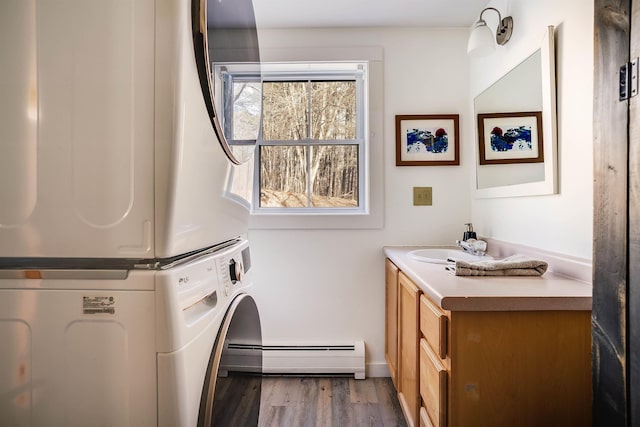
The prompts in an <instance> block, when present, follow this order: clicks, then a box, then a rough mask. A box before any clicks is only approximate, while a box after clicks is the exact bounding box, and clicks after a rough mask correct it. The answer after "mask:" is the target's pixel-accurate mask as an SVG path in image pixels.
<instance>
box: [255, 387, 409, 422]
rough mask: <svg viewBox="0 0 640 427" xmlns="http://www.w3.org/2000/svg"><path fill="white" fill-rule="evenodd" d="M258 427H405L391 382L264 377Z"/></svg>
mask: <svg viewBox="0 0 640 427" xmlns="http://www.w3.org/2000/svg"><path fill="white" fill-rule="evenodd" d="M258 425H259V426H263V427H278V426H282V427H306V426H309V427H315V426H318V427H321V426H322V427H325V426H327V427H338V426H340V427H351V426H358V427H359V426H383V427H386V426H406V423H405V421H404V417H403V415H402V411H401V409H400V405H399V403H398V399H397V397H396V392H395V389H394V388H393V384H392V383H391V379H390V378H368V379H366V380H354V379H353V378H342V377H277V376H274V377H269V376H267V377H263V379H262V398H261V401H260V421H259V423H258Z"/></svg>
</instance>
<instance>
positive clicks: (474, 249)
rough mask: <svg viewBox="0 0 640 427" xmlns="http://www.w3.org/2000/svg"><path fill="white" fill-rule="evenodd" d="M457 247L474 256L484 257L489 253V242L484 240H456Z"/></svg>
mask: <svg viewBox="0 0 640 427" xmlns="http://www.w3.org/2000/svg"><path fill="white" fill-rule="evenodd" d="M456 245H457V246H460V247H461V248H462V249H463V250H464V251H465V252H468V253H470V254H472V255H478V256H484V255H486V253H487V252H486V251H487V242H485V241H484V240H476V239H469V240H456Z"/></svg>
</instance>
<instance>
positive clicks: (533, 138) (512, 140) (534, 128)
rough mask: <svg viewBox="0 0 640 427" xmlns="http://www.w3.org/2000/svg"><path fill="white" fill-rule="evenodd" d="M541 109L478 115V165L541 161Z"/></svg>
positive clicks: (542, 153)
mask: <svg viewBox="0 0 640 427" xmlns="http://www.w3.org/2000/svg"><path fill="white" fill-rule="evenodd" d="M542 144H543V142H542V112H541V111H526V112H513V113H483V114H478V154H479V160H480V164H481V165H493V164H509V163H541V162H544V150H543V145H542Z"/></svg>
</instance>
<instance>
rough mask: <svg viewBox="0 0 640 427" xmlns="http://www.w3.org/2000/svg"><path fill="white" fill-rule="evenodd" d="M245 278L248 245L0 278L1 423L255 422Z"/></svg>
mask: <svg viewBox="0 0 640 427" xmlns="http://www.w3.org/2000/svg"><path fill="white" fill-rule="evenodd" d="M150 268H153V269H150ZM250 271H251V257H250V252H249V246H248V243H247V242H246V241H234V242H232V243H230V244H229V245H228V246H226V247H219V248H215V249H212V250H211V251H209V253H206V254H198V255H197V256H195V257H194V258H193V259H189V258H187V259H182V260H178V261H175V263H174V264H173V265H168V266H148V265H139V266H136V267H135V268H132V269H130V270H126V269H118V268H113V269H103V270H83V269H77V270H71V269H49V270H47V269H43V270H39V269H28V270H23V269H4V270H0V342H1V343H2V345H0V361H2V363H0V420H1V424H2V425H3V426H7V427H20V426H43V427H44V426H47V427H49V426H78V427H81V426H82V427H88V426H96V427H97V426H102V427H104V426H113V427H125V426H131V427H139V426H156V425H157V426H167V427H169V426H171V427H177V426H185V427H187V426H212V425H219V426H226V425H243V426H244V425H256V424H257V421H258V413H259V402H260V384H261V372H262V350H261V345H262V340H261V329H260V320H259V316H258V311H257V309H256V305H255V302H254V301H253V298H252V297H251V295H250V290H251V286H252V282H251V273H250ZM238 348H239V349H240V351H238ZM229 355H231V356H229ZM235 356H239V358H238V357H235ZM220 366H222V368H220ZM218 374H219V375H220V377H219V375H218ZM216 386H217V388H218V390H216ZM221 386H223V387H221ZM234 387H240V388H241V389H242V390H243V392H242V393H238V394H236V393H234V392H233V390H237V389H236V388H234ZM220 389H222V390H223V392H220V391H219V390H220ZM224 391H226V393H225V392H224ZM230 391H231V392H230ZM228 398H232V403H229V402H228V401H225V399H228ZM242 399H244V400H242ZM238 417H239V418H238Z"/></svg>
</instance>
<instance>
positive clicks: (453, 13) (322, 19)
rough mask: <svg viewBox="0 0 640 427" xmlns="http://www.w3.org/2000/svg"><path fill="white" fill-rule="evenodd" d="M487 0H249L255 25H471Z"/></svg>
mask: <svg viewBox="0 0 640 427" xmlns="http://www.w3.org/2000/svg"><path fill="white" fill-rule="evenodd" d="M487 3H488V0H253V6H254V10H255V15H256V21H257V25H258V27H259V28H296V27H389V26H393V27H471V25H472V24H473V23H474V22H475V20H476V19H478V16H479V15H480V12H481V11H482V9H483V8H484V7H485V6H486V5H487Z"/></svg>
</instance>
